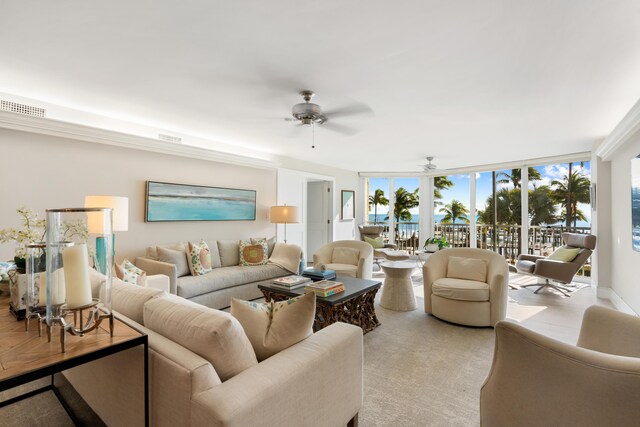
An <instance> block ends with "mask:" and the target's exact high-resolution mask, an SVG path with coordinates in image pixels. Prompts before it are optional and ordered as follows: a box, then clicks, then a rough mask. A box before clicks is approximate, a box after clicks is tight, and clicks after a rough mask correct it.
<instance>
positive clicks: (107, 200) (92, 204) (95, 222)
mask: <svg viewBox="0 0 640 427" xmlns="http://www.w3.org/2000/svg"><path fill="white" fill-rule="evenodd" d="M84 207H85V208H112V209H113V220H112V221H113V228H112V230H113V231H127V230H129V198H127V197H120V196H85V198H84ZM87 222H88V223H87V228H88V231H89V233H90V234H102V229H103V224H102V223H101V221H100V220H99V218H97V217H96V218H93V217H91V216H89V217H88V220H87ZM111 236H112V239H113V241H112V243H111V248H112V256H113V257H114V259H115V252H116V250H115V243H116V242H115V239H116V235H115V233H113V234H111ZM106 247H107V245H106V244H105V241H104V238H103V237H97V238H96V270H98V271H99V272H100V273H102V274H106V272H105V269H106V268H107V267H106V256H105V254H106Z"/></svg>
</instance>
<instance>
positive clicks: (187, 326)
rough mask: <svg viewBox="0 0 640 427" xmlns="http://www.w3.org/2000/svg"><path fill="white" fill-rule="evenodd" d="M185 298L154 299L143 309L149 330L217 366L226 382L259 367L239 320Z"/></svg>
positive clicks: (218, 371) (145, 323)
mask: <svg viewBox="0 0 640 427" xmlns="http://www.w3.org/2000/svg"><path fill="white" fill-rule="evenodd" d="M180 300H181V298H179V297H176V296H173V298H167V297H161V298H152V299H151V300H149V301H147V302H146V303H145V304H144V307H143V318H144V325H145V327H147V328H149V329H151V330H152V331H154V332H157V333H159V334H161V335H163V336H165V337H166V338H169V339H170V340H172V341H175V342H177V343H178V344H180V345H181V346H183V347H186V348H187V349H189V350H191V351H192V352H194V353H196V354H197V355H199V356H200V357H202V358H204V359H206V360H207V361H209V363H211V364H212V365H213V368H214V369H215V370H216V372H217V374H218V376H219V377H220V379H221V380H222V381H226V380H228V379H229V378H231V377H233V376H234V375H236V374H239V373H240V372H242V371H244V370H245V369H247V368H250V367H252V366H253V365H256V364H257V363H258V361H257V360H256V354H255V353H254V351H253V348H251V343H250V342H249V339H248V338H247V335H246V334H245V333H244V330H243V329H242V325H240V322H238V320H237V319H236V318H235V317H233V316H231V315H230V314H229V313H225V312H223V311H220V310H214V309H213V308H208V307H204V306H197V305H196V304H195V303H193V302H191V301H185V300H183V301H184V302H180Z"/></svg>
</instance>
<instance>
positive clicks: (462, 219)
mask: <svg viewBox="0 0 640 427" xmlns="http://www.w3.org/2000/svg"><path fill="white" fill-rule="evenodd" d="M433 187H434V206H433V210H434V214H433V218H434V222H435V224H434V237H436V238H444V239H445V240H446V241H447V243H448V244H449V246H450V247H470V246H472V245H471V239H470V236H471V235H470V222H471V219H470V217H469V213H470V211H469V206H470V194H469V192H470V185H469V175H468V174H462V175H448V176H437V177H435V178H434V180H433Z"/></svg>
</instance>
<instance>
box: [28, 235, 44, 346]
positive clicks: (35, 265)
mask: <svg viewBox="0 0 640 427" xmlns="http://www.w3.org/2000/svg"><path fill="white" fill-rule="evenodd" d="M46 247H47V244H46V243H45V242H37V243H32V244H30V245H27V265H26V274H27V298H26V314H25V319H26V321H25V324H24V327H25V331H28V330H29V324H30V322H31V319H35V320H36V322H37V323H38V336H42V322H44V321H45V316H44V313H45V310H46V286H47V283H46V276H45V273H44V271H45V260H44V257H45V249H46Z"/></svg>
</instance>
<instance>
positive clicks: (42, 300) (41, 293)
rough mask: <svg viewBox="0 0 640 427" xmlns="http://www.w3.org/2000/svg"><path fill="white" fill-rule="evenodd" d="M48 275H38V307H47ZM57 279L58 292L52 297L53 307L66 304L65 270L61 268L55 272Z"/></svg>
mask: <svg viewBox="0 0 640 427" xmlns="http://www.w3.org/2000/svg"><path fill="white" fill-rule="evenodd" d="M46 274H47V273H38V276H37V278H36V280H37V281H38V286H39V288H38V306H40V307H44V306H45V305H47V276H46ZM55 275H56V277H55V279H56V284H57V290H56V292H55V293H53V294H52V295H51V298H52V301H51V305H60V304H64V300H65V296H66V295H65V294H66V292H65V291H66V287H65V284H64V269H63V268H59V269H58V270H56V272H55Z"/></svg>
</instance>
